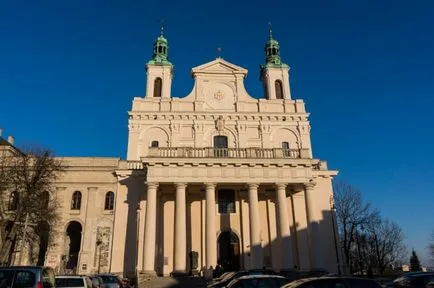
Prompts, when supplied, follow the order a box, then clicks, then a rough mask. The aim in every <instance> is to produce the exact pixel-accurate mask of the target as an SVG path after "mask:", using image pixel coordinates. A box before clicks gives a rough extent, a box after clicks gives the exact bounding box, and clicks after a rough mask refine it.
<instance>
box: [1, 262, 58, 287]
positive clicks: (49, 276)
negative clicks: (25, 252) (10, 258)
mask: <svg viewBox="0 0 434 288" xmlns="http://www.w3.org/2000/svg"><path fill="white" fill-rule="evenodd" d="M11 287H19V288H56V283H55V275H54V270H53V269H52V268H49V267H39V266H10V267H0V288H11Z"/></svg>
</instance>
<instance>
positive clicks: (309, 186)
mask: <svg viewBox="0 0 434 288" xmlns="http://www.w3.org/2000/svg"><path fill="white" fill-rule="evenodd" d="M315 185H316V182H314V181H309V182H307V183H304V187H305V188H306V190H313V188H314V187H315Z"/></svg>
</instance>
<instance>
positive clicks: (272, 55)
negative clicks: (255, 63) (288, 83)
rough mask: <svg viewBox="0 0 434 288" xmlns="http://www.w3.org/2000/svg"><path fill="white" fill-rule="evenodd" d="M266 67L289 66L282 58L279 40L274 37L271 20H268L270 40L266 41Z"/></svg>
mask: <svg viewBox="0 0 434 288" xmlns="http://www.w3.org/2000/svg"><path fill="white" fill-rule="evenodd" d="M263 66H266V67H283V66H287V65H286V64H285V63H283V62H282V59H281V58H280V45H279V42H278V41H277V40H276V39H274V38H273V29H272V26H271V21H270V22H268V41H267V43H265V64H264V65H263Z"/></svg>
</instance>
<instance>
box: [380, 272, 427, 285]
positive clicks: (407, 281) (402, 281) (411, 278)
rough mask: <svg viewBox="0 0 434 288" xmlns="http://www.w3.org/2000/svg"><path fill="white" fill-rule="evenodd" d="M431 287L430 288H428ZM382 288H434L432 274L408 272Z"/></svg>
mask: <svg viewBox="0 0 434 288" xmlns="http://www.w3.org/2000/svg"><path fill="white" fill-rule="evenodd" d="M430 285H431V286H430ZM384 287H390V288H419V287H420V288H427V287H430V288H431V287H434V272H410V273H405V274H403V275H401V276H400V277H398V278H396V279H395V280H393V282H390V283H387V284H385V285H384Z"/></svg>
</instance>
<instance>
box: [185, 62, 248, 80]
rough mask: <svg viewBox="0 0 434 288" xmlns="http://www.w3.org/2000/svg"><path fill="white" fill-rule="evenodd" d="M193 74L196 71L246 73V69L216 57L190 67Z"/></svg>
mask: <svg viewBox="0 0 434 288" xmlns="http://www.w3.org/2000/svg"><path fill="white" fill-rule="evenodd" d="M191 72H192V74H193V76H194V75H195V74H197V73H210V74H234V73H237V74H244V75H245V74H247V70H246V69H244V68H242V67H240V66H237V65H235V64H232V63H230V62H228V61H226V60H223V59H222V58H217V59H215V60H214V61H211V62H208V63H205V64H202V65H200V66H196V67H194V68H193V69H191Z"/></svg>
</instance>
